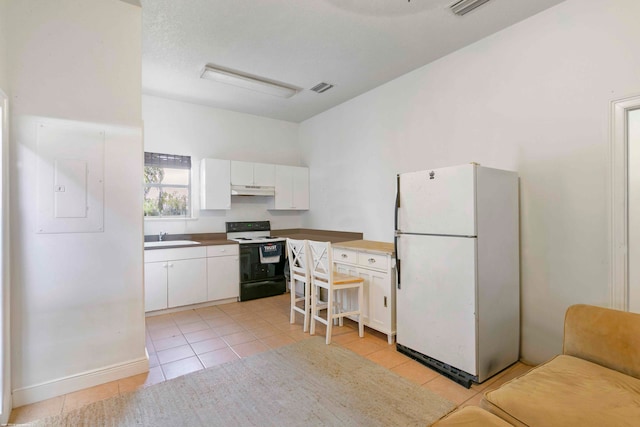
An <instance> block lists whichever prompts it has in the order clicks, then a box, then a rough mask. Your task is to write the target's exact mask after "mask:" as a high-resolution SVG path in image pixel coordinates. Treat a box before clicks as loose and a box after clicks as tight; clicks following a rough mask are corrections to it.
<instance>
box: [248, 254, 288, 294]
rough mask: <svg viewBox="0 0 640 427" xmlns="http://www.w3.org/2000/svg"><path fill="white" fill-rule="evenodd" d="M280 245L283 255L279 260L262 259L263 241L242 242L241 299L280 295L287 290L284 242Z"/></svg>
mask: <svg viewBox="0 0 640 427" xmlns="http://www.w3.org/2000/svg"><path fill="white" fill-rule="evenodd" d="M273 244H275V245H280V249H281V250H280V253H281V256H280V258H279V260H278V261H277V262H266V263H263V262H261V261H260V247H261V246H263V244H261V243H241V244H240V301H248V300H252V299H256V298H264V297H269V296H273V295H280V294H283V293H284V292H285V291H286V287H287V284H286V279H285V277H284V263H285V257H284V253H285V252H284V249H285V248H284V244H285V243H284V242H275V243H273Z"/></svg>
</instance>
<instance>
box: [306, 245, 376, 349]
mask: <svg viewBox="0 0 640 427" xmlns="http://www.w3.org/2000/svg"><path fill="white" fill-rule="evenodd" d="M306 242H307V244H306V246H305V252H306V253H308V254H309V258H308V259H309V261H310V263H311V265H310V270H311V330H310V333H311V335H314V334H315V330H316V320H317V321H318V322H320V323H323V324H325V325H327V339H326V343H327V344H330V343H331V330H332V328H333V323H334V322H333V321H334V320H335V319H339V320H340V324H342V318H343V317H345V316H352V315H357V316H358V335H359V336H360V337H361V338H362V337H363V336H364V325H363V323H362V305H363V301H364V279H363V278H362V277H357V276H349V275H347V274H342V273H338V272H336V271H334V270H333V252H332V250H331V243H330V242H315V241H313V240H307V241H306ZM320 289H326V290H327V301H320ZM350 289H357V292H358V308H357V310H350V311H343V309H344V307H343V303H338V301H339V300H338V299H336V298H337V295H336V294H338V293H341V292H345V291H347V290H350ZM344 300H346V298H345V299H343V301H344ZM325 308H326V309H327V317H326V318H322V317H321V316H320V314H319V312H320V310H322V309H325Z"/></svg>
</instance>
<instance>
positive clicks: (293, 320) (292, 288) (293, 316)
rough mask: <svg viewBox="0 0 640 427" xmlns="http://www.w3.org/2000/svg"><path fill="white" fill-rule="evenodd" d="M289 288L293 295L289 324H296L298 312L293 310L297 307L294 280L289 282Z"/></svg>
mask: <svg viewBox="0 0 640 427" xmlns="http://www.w3.org/2000/svg"><path fill="white" fill-rule="evenodd" d="M289 288H290V293H291V314H290V319H289V323H291V324H294V323H296V311H295V310H294V309H293V307H295V305H296V281H295V280H294V279H292V280H291V281H290V282H289Z"/></svg>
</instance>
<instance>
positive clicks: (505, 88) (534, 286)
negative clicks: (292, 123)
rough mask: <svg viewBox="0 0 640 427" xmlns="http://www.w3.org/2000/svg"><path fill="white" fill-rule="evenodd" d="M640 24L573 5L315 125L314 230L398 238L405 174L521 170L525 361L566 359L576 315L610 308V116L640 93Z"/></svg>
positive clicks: (624, 12)
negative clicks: (569, 326)
mask: <svg viewBox="0 0 640 427" xmlns="http://www.w3.org/2000/svg"><path fill="white" fill-rule="evenodd" d="M638 16H640V2H637V1H635V0H568V1H566V2H564V3H562V4H560V5H558V6H557V7H554V8H552V9H549V10H547V11H545V12H542V13H541V14H539V15H536V16H534V17H532V18H530V19H528V20H526V21H523V22H521V23H519V24H516V25H514V26H512V27H510V28H507V29H506V30H504V31H502V32H500V33H497V34H495V35H493V36H491V37H488V38H486V39H484V40H481V41H479V42H477V43H475V44H473V45H471V46H469V47H467V48H465V49H462V50H460V51H458V52H455V53H453V54H451V55H449V56H447V57H444V58H442V59H441V60H439V61H436V62H434V63H432V64H429V65H427V66H425V67H422V68H421V69H418V70H416V71H414V72H412V73H410V74H407V75H405V76H403V77H401V78H399V79H397V80H395V81H393V82H390V83H388V84H386V85H384V86H381V87H379V88H377V89H375V90H372V91H371V92H369V93H366V94H364V95H362V96H360V97H358V98H356V99H353V100H351V101H349V102H346V103H344V104H342V105H340V106H338V107H336V108H334V109H332V110H329V111H327V112H325V113H323V114H321V115H319V116H316V117H314V118H312V119H310V120H308V121H306V122H304V123H302V124H301V127H300V141H301V146H302V149H303V161H304V162H306V163H308V165H309V166H310V168H311V189H312V198H311V203H312V204H313V206H314V209H313V210H312V211H310V212H309V215H307V216H306V217H305V219H304V226H308V227H317V228H327V229H355V230H358V229H361V230H362V231H363V232H364V234H365V238H367V239H374V240H384V241H392V238H393V204H394V194H395V174H396V173H399V172H405V171H411V170H419V169H426V168H437V167H441V166H448V165H455V164H463V163H467V162H471V161H475V162H479V163H481V164H483V165H485V166H491V167H497V168H504V169H511V170H515V171H518V173H519V175H520V191H521V194H520V201H521V220H520V222H521V271H522V272H521V275H522V282H521V289H522V300H521V301H522V344H521V355H522V358H523V359H524V360H526V361H530V362H534V363H539V362H542V361H544V360H545V359H547V358H549V357H551V356H553V355H554V354H556V353H559V352H560V351H561V349H562V348H561V342H562V328H563V319H564V312H565V309H566V308H567V306H569V305H570V304H574V303H591V304H596V305H603V306H608V305H609V284H608V281H609V258H608V257H609V245H610V236H609V233H608V231H609V221H610V218H609V217H608V213H609V209H610V201H609V197H610V194H609V182H610V181H609V175H610V169H609V149H610V146H609V135H608V121H609V107H610V102H611V101H612V100H614V99H619V98H623V97H626V96H629V95H631V94H637V93H639V92H640V80H638V76H639V75H640V54H638V49H637V40H639V39H640V26H638V25H637V17H638ZM336 153H340V155H336ZM347 184H348V185H347Z"/></svg>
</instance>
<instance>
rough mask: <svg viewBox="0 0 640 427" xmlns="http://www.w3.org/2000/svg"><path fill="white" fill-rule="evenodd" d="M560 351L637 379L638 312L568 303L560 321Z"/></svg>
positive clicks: (639, 360) (639, 352) (639, 363)
mask: <svg viewBox="0 0 640 427" xmlns="http://www.w3.org/2000/svg"><path fill="white" fill-rule="evenodd" d="M563 353H564V354H567V355H570V356H574V357H579V358H581V359H584V360H588V361H590V362H593V363H597V364H598V365H601V366H604V367H607V368H610V369H614V370H616V371H618V372H622V373H625V374H627V375H631V376H633V377H635V378H640V314H635V313H628V312H624V311H619V310H612V309H608V308H602V307H595V306H591V305H584V304H578V305H572V306H571V307H569V308H568V309H567V313H566V316H565V320H564V340H563Z"/></svg>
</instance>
